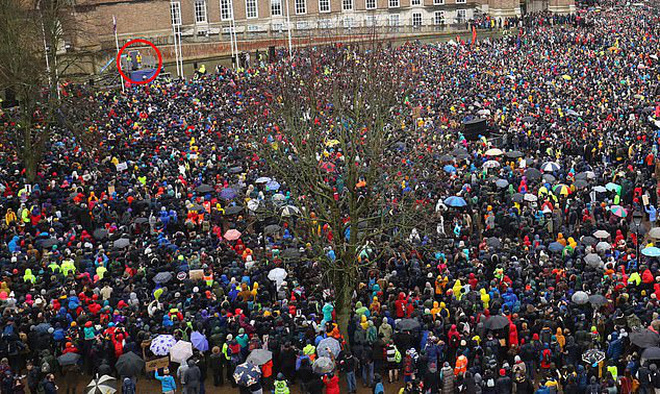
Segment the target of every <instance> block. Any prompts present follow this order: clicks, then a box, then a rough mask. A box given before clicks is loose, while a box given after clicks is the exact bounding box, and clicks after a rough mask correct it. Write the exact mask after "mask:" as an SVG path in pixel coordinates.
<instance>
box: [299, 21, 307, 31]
mask: <svg viewBox="0 0 660 394" xmlns="http://www.w3.org/2000/svg"><path fill="white" fill-rule="evenodd" d="M296 29H298V30H307V29H309V23H307V21H302V22H296Z"/></svg>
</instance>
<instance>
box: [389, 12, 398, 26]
mask: <svg viewBox="0 0 660 394" xmlns="http://www.w3.org/2000/svg"><path fill="white" fill-rule="evenodd" d="M399 23H400V20H399V14H390V26H399Z"/></svg>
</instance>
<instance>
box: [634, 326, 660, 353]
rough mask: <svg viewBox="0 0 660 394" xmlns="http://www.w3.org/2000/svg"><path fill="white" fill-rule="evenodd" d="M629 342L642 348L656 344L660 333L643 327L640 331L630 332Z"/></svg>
mask: <svg viewBox="0 0 660 394" xmlns="http://www.w3.org/2000/svg"><path fill="white" fill-rule="evenodd" d="M630 342H632V343H633V344H634V345H637V346H639V347H641V348H643V349H645V348H650V347H654V346H658V343H660V335H658V334H657V333H655V332H653V331H651V330H649V329H648V328H645V329H643V330H641V331H636V332H631V333H630Z"/></svg>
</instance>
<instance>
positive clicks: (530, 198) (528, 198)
mask: <svg viewBox="0 0 660 394" xmlns="http://www.w3.org/2000/svg"><path fill="white" fill-rule="evenodd" d="M523 199H524V200H525V201H529V202H535V201H538V200H539V198H538V197H536V196H535V195H533V194H532V193H525V195H524V196H523Z"/></svg>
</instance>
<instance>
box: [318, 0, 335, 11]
mask: <svg viewBox="0 0 660 394" xmlns="http://www.w3.org/2000/svg"><path fill="white" fill-rule="evenodd" d="M331 7H332V6H331V5H330V0H319V12H322V13H326V12H330V11H332V8H331Z"/></svg>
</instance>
